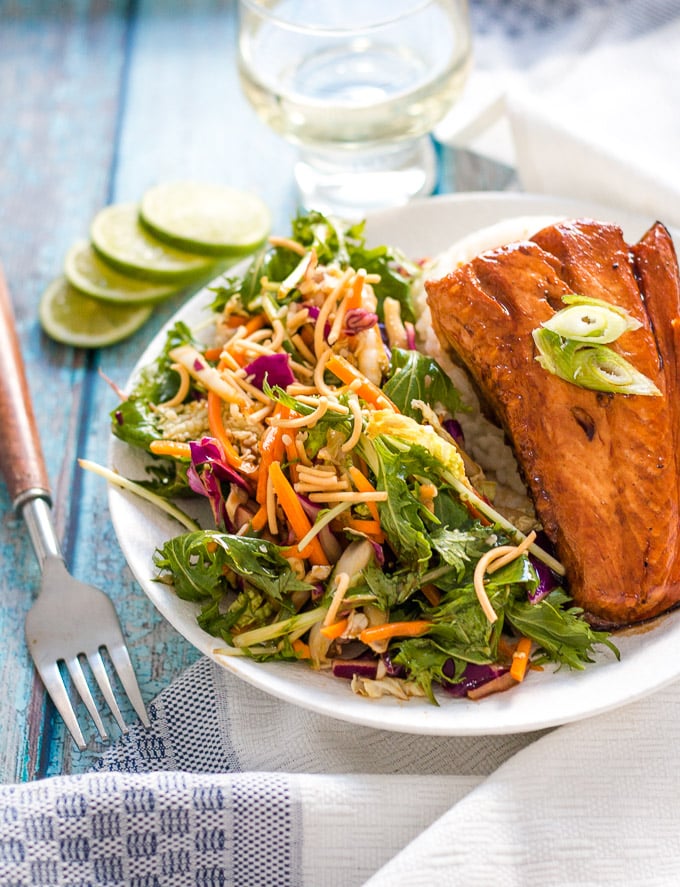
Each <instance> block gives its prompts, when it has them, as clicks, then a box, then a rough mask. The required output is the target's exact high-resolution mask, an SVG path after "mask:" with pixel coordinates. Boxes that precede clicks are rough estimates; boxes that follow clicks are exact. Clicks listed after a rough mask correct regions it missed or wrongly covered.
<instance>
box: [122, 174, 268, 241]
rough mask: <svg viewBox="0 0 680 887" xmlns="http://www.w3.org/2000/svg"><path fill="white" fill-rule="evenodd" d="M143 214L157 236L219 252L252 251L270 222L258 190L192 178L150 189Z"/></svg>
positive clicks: (141, 212) (266, 231)
mask: <svg viewBox="0 0 680 887" xmlns="http://www.w3.org/2000/svg"><path fill="white" fill-rule="evenodd" d="M140 217H141V221H142V223H143V224H144V225H145V226H146V227H147V228H148V229H149V231H150V232H151V233H152V234H153V235H155V236H156V237H158V239H159V240H163V241H165V242H166V243H169V244H171V245H172V246H176V247H179V248H180V249H187V250H191V251H193V252H196V253H204V254H206V255H215V256H230V255H231V256H233V255H243V254H245V253H250V252H253V251H254V250H255V249H257V247H258V246H260V245H261V244H262V243H263V242H264V240H265V238H266V237H267V235H268V234H269V229H270V226H271V217H270V215H269V210H268V209H267V207H266V205H265V204H264V203H263V202H262V200H260V198H259V197H257V196H256V195H255V194H251V193H250V192H248V191H237V190H236V189H234V188H228V187H226V186H224V185H208V184H204V183H202V182H191V181H189V182H168V183H167V184H163V185H157V186H156V187H155V188H150V189H149V190H148V191H147V192H146V193H145V194H144V196H143V197H142V202H141V205H140Z"/></svg>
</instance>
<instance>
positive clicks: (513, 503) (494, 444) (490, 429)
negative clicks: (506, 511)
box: [416, 216, 557, 511]
mask: <svg viewBox="0 0 680 887" xmlns="http://www.w3.org/2000/svg"><path fill="white" fill-rule="evenodd" d="M555 221H557V219H556V218H555V217H547V216H523V217H520V218H515V219H508V220H506V221H503V222H499V223H497V224H495V225H491V226H490V227H488V228H483V229H481V230H480V231H476V232H475V233H474V234H470V235H468V236H467V237H464V238H463V239H462V240H459V241H458V242H457V243H454V244H453V246H451V247H450V248H449V249H448V250H447V251H446V252H444V253H442V254H441V255H440V256H438V257H437V258H436V259H434V260H433V262H432V263H431V264H430V265H429V266H428V268H427V271H426V275H425V276H426V278H427V279H430V280H437V279H439V278H440V277H444V276H445V275H446V274H448V273H449V272H451V271H453V270H454V269H455V268H458V267H460V266H461V265H464V264H465V263H466V262H469V261H471V260H472V259H473V258H475V256H477V255H479V254H480V253H482V252H484V251H485V250H489V249H494V248H495V247H498V246H503V245H505V244H508V243H514V242H517V241H520V240H526V239H528V238H529V237H531V236H532V234H535V233H536V232H537V231H540V229H541V228H544V227H546V226H547V225H551V224H553V223H554V222H555ZM416 310H417V312H418V321H417V323H416V334H417V336H418V339H419V343H420V345H421V347H422V349H423V351H424V352H425V353H427V354H431V355H432V356H433V357H434V358H435V359H436V360H437V361H438V362H439V364H440V365H441V366H442V367H443V369H444V370H446V372H447V373H448V374H449V376H450V377H451V379H452V381H453V384H454V385H455V386H456V388H457V389H458V391H459V392H460V394H461V397H462V399H463V401H464V403H465V404H466V405H467V406H469V407H470V408H471V409H470V412H469V413H461V414H459V415H458V416H457V417H456V418H457V419H458V420H459V422H460V424H461V427H462V429H463V434H464V435H465V445H466V450H467V451H468V453H469V454H470V456H472V458H473V459H474V460H475V461H476V462H477V463H478V464H479V465H480V466H481V467H482V468H483V469H484V473H485V475H486V476H487V477H488V478H489V479H490V480H493V481H495V482H496V483H497V484H498V485H499V486H498V488H497V493H496V497H495V499H494V502H495V504H496V506H497V507H503V506H505V507H509V508H516V509H519V510H521V511H526V510H527V507H528V498H527V493H526V487H525V486H524V484H523V483H522V480H521V478H520V475H519V471H518V468H517V462H516V461H515V457H514V455H513V452H512V450H511V448H510V447H509V446H508V444H507V443H506V441H505V436H504V433H503V430H502V429H501V428H499V427H498V426H497V425H494V424H493V423H492V422H490V421H489V420H488V419H486V418H485V417H484V416H483V415H482V414H481V412H480V406H479V400H478V399H477V396H476V395H475V393H474V390H473V388H472V385H471V383H470V380H469V378H468V376H467V373H466V372H465V371H464V370H463V369H461V368H460V367H459V366H456V365H455V364H454V363H453V362H452V360H451V358H450V357H449V355H448V353H447V351H446V350H445V349H444V348H443V347H442V345H441V343H440V341H439V339H438V338H437V336H436V334H435V332H434V330H433V328H432V316H431V314H430V308H429V306H428V304H427V293H426V292H425V287H424V285H423V286H422V287H421V288H420V290H419V291H418V292H417V293H416Z"/></svg>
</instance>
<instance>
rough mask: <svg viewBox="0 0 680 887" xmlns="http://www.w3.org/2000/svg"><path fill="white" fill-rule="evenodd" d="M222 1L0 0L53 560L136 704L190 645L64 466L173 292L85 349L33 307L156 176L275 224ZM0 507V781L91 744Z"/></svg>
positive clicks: (10, 523)
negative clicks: (136, 324)
mask: <svg viewBox="0 0 680 887" xmlns="http://www.w3.org/2000/svg"><path fill="white" fill-rule="evenodd" d="M234 7H235V4H234V2H233V0H194V2H180V0H108V2H104V0H60V2H51V0H42V2H40V0H36V2H28V0H0V217H1V219H2V224H1V225H0V261H2V263H3V265H4V267H5V272H6V275H7V278H8V281H9V285H10V290H11V292H12V294H13V299H14V306H15V313H16V316H17V322H18V327H19V334H20V338H21V343H22V347H23V351H24V355H25V361H26V365H27V375H28V381H29V386H30V388H31V390H32V394H33V398H34V402H35V412H36V416H37V422H38V426H39V429H40V432H41V435H42V438H43V446H44V450H45V457H46V461H47V467H48V470H49V474H50V477H51V480H52V488H53V491H54V493H55V500H56V521H57V526H58V530H59V533H60V535H61V537H62V539H63V545H64V550H65V555H66V559H67V562H68V563H69V564H70V566H71V568H72V572H73V573H74V574H75V575H76V576H77V577H78V578H81V579H86V580H87V581H90V582H93V583H94V584H96V585H99V586H100V587H102V588H104V589H106V590H107V592H108V593H109V594H110V596H111V597H112V599H113V600H114V602H115V604H116V607H117V609H118V612H119V614H120V617H121V621H122V623H123V627H124V631H125V633H126V635H127V638H128V640H129V645H130V649H131V652H132V657H133V660H134V664H135V667H136V670H137V673H138V676H139V681H140V685H141V689H142V693H143V695H144V698H145V700H146V701H147V702H148V701H150V700H151V699H152V698H153V697H154V696H155V695H156V694H157V693H158V692H159V691H160V690H161V689H163V688H164V687H165V686H167V685H168V684H169V682H170V681H172V679H173V678H174V677H176V676H177V675H178V674H179V673H181V671H182V670H183V669H184V668H186V667H187V665H189V664H190V663H191V662H193V661H194V660H195V659H196V657H197V655H198V654H197V653H196V651H195V650H194V649H193V648H192V647H190V646H189V644H188V643H187V642H186V641H184V639H183V638H182V637H180V636H179V635H178V634H177V633H176V632H175V631H174V629H172V628H171V627H170V626H169V625H168V624H166V623H165V622H164V621H163V620H162V619H161V617H160V616H159V615H158V614H157V613H156V611H155V610H154V608H153V607H152V606H151V604H150V603H149V602H148V600H147V599H146V597H145V596H144V595H143V593H142V592H141V591H140V589H139V587H138V585H137V584H136V582H135V581H134V579H133V577H132V575H131V573H130V571H129V570H128V568H127V566H126V563H125V561H124V558H123V556H122V554H121V551H120V549H119V547H118V544H117V541H116V538H115V534H114V531H113V528H112V525H111V522H110V518H109V513H108V507H107V490H106V486H105V484H104V482H103V481H102V480H100V479H99V478H96V477H94V476H92V475H87V476H86V475H85V473H84V472H83V471H82V470H81V469H79V468H78V466H77V462H76V460H77V458H78V457H85V458H88V459H92V460H94V461H96V462H100V463H105V462H106V454H107V446H108V442H109V419H108V413H109V410H111V409H112V408H113V407H114V406H115V403H116V396H115V394H114V393H113V391H112V390H111V389H110V387H109V386H108V385H107V383H106V382H105V381H104V380H103V378H102V375H101V373H103V374H105V375H106V376H108V377H109V378H110V379H112V380H114V381H115V382H118V383H120V384H122V383H124V382H125V379H126V378H127V375H128V373H129V371H130V369H131V367H132V365H133V364H134V362H135V360H136V358H137V356H138V354H139V352H140V350H141V348H142V346H143V345H144V344H145V343H146V341H147V340H148V339H149V338H150V337H151V335H152V334H153V333H154V332H155V330H156V329H157V328H158V327H159V326H160V325H161V324H162V323H163V321H164V320H165V319H167V318H168V317H169V316H170V315H171V314H172V313H173V312H174V311H175V310H176V309H177V307H178V300H177V299H175V300H174V301H170V302H169V303H167V304H165V305H163V306H162V307H160V308H158V310H156V311H155V312H154V314H153V315H152V318H151V319H150V320H149V321H148V322H147V324H146V325H145V326H144V327H143V328H142V329H141V330H140V331H139V332H138V333H137V334H136V335H135V336H133V337H132V338H131V339H129V340H128V341H126V342H123V343H121V344H119V345H116V346H114V347H111V348H108V349H103V350H101V351H98V352H85V351H80V350H74V349H71V348H68V347H65V346H62V345H58V344H56V343H54V342H52V341H50V340H49V339H48V338H47V337H46V336H45V335H44V334H43V333H42V332H41V330H40V326H39V324H38V319H37V306H38V301H39V298H40V295H41V293H42V292H43V290H44V288H45V287H46V285H47V284H48V283H49V282H50V281H51V280H52V279H53V278H54V277H56V276H57V275H59V274H60V272H61V268H62V263H63V259H64V255H65V253H66V250H67V249H68V247H69V246H70V245H71V244H72V243H73V241H74V240H76V239H78V238H83V237H86V236H87V233H88V227H89V224H90V221H91V219H92V218H93V216H94V214H95V213H96V212H97V211H98V210H99V209H100V208H102V207H103V206H104V205H106V204H108V203H112V202H118V201H136V200H138V199H139V197H140V196H141V194H142V192H143V191H144V190H145V189H146V188H147V187H149V186H151V185H153V184H156V183H158V182H162V181H170V180H175V179H184V178H198V179H202V180H206V181H212V182H218V183H224V184H230V185H233V186H235V187H239V188H244V189H248V190H252V191H254V192H256V193H257V194H259V195H260V196H261V197H262V198H263V199H264V200H265V201H266V202H267V203H268V205H269V206H270V208H271V211H272V215H273V223H274V228H275V229H276V230H278V231H281V232H287V231H288V228H289V220H290V218H291V215H292V214H293V213H294V211H295V208H296V200H295V195H294V191H293V185H292V166H293V152H292V149H291V148H289V147H288V146H287V145H286V144H284V143H283V142H282V141H280V140H279V138H278V137H276V136H275V135H273V134H272V133H270V132H269V130H268V129H267V128H266V127H265V126H264V125H263V124H261V123H260V122H259V121H258V120H257V118H256V117H255V115H254V112H253V111H252V110H251V109H250V108H249V106H247V104H246V102H245V100H244V98H243V97H242V95H241V93H240V90H239V86H238V80H237V74H236V67H235V8H234ZM441 159H442V160H443V161H444V162H443V163H442V169H441V178H440V189H442V190H451V189H452V188H453V187H455V186H456V185H458V186H460V184H461V182H460V181H457V180H456V179H455V176H458V177H459V178H460V177H461V176H462V175H463V173H465V169H466V167H465V161H466V158H465V157H461V158H459V159H460V164H459V166H457V167H452V166H451V164H450V162H449V161H450V157H448V158H447V157H445V156H442V158H441ZM467 160H468V167H467V170H468V174H469V175H470V176H472V179H470V178H468V180H467V181H466V182H464V185H465V186H467V187H469V185H470V181H472V180H474V179H475V178H476V180H477V185H478V186H482V187H494V186H498V185H499V183H500V180H498V179H497V178H495V177H494V174H493V171H492V172H491V174H490V176H489V175H487V172H488V171H486V170H485V169H484V167H483V166H480V165H479V164H476V163H475V161H474V159H473V160H472V161H471V162H470V159H469V158H467ZM1 433H2V432H0V434H1ZM0 445H1V443H0ZM0 514H1V515H2V524H1V526H0V557H1V558H2V573H1V576H0V584H1V592H0V593H1V597H0V600H1V604H0V630H1V636H2V641H3V642H2V645H1V646H0V680H1V683H2V688H3V692H1V693H0V781H2V782H13V781H24V780H29V779H34V778H36V777H39V776H49V775H56V774H62V773H75V772H82V771H84V770H87V769H88V768H89V767H90V766H91V765H92V763H93V761H94V759H95V758H96V756H97V755H98V753H99V751H100V750H101V748H102V746H101V744H100V743H99V742H98V741H97V740H96V739H95V738H94V735H93V734H94V731H93V730H90V732H89V736H90V744H89V746H88V749H87V750H86V751H85V752H82V753H80V752H78V751H77V750H76V748H75V746H74V745H73V743H72V742H71V741H70V739H69V738H68V736H65V731H64V727H63V725H62V723H61V721H60V720H59V718H58V717H56V716H55V713H54V710H53V708H52V706H51V704H50V703H49V701H48V700H46V698H45V694H44V691H43V689H42V685H41V683H40V681H39V679H38V678H36V676H35V674H34V670H33V668H32V664H31V661H30V659H29V655H28V652H27V649H26V646H25V642H24V631H23V624H24V618H25V614H26V612H27V610H28V609H29V607H30V605H31V602H32V599H33V597H34V595H35V593H36V590H37V587H38V582H39V571H38V567H37V563H36V562H35V560H34V558H33V554H32V550H31V548H30V544H29V541H28V537H27V535H26V532H25V529H24V526H23V523H22V522H21V521H20V520H18V519H17V518H16V517H15V516H14V515H13V514H12V513H11V507H10V501H9V497H8V495H7V492H6V490H5V489H4V486H1V485H0ZM74 618H75V619H77V618H78V614H74ZM126 713H127V714H128V715H129V716H130V717H131V718H132V717H134V716H133V715H132V714H131V712H130V711H129V710H126ZM81 714H82V713H81ZM85 717H86V716H85V715H84V714H83V715H82V719H83V720H85ZM88 727H89V725H88ZM112 733H113V734H114V737H115V735H116V728H115V725H113V729H112Z"/></svg>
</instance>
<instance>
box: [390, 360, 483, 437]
mask: <svg viewBox="0 0 680 887" xmlns="http://www.w3.org/2000/svg"><path fill="white" fill-rule="evenodd" d="M383 391H384V392H385V394H386V395H387V396H388V397H389V398H390V400H391V401H392V402H393V403H394V404H395V405H396V406H397V407H399V409H400V410H401V412H402V413H405V414H406V415H407V416H411V417H412V418H413V419H417V420H418V421H419V422H422V421H423V416H422V412H421V410H420V409H419V408H418V407H417V406H414V405H413V401H414V400H415V401H422V402H424V403H426V404H429V405H430V406H431V407H433V408H434V407H435V406H436V405H437V404H441V405H442V406H443V407H444V409H446V410H447V411H448V412H449V413H450V414H451V415H452V416H453V415H454V414H455V413H458V412H461V411H463V410H467V407H465V406H464V404H463V402H462V401H461V398H460V394H459V393H458V390H457V388H456V387H455V385H454V384H453V382H452V381H451V378H450V376H449V375H448V373H445V372H444V370H443V369H442V368H441V366H440V365H439V364H438V363H437V361H436V360H435V359H434V358H433V357H428V355H426V354H421V353H420V352H419V351H415V350H405V349H402V348H394V349H392V356H391V359H390V377H389V379H388V380H387V382H386V383H385V384H384V386H383Z"/></svg>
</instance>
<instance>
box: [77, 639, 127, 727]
mask: <svg viewBox="0 0 680 887" xmlns="http://www.w3.org/2000/svg"><path fill="white" fill-rule="evenodd" d="M87 661H88V662H89V663H90V668H91V669H92V674H93V675H94V677H95V680H96V681H97V684H98V686H99V689H100V690H101V691H102V696H103V697H104V699H105V700H106V703H107V705H108V706H109V708H110V709H111V712H112V713H113V716H114V718H115V719H116V723H117V724H118V726H119V727H120V729H121V730H122V731H123V733H127V731H128V728H127V724H126V723H125V721H124V720H123V715H122V714H121V713H120V708H118V703H117V701H116V697H115V696H114V694H113V688H112V687H111V682H110V681H109V676H108V674H107V672H106V668H105V667H104V662H103V660H102V657H101V655H100V654H99V652H96V653H90V655H89V656H88V657H87Z"/></svg>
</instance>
